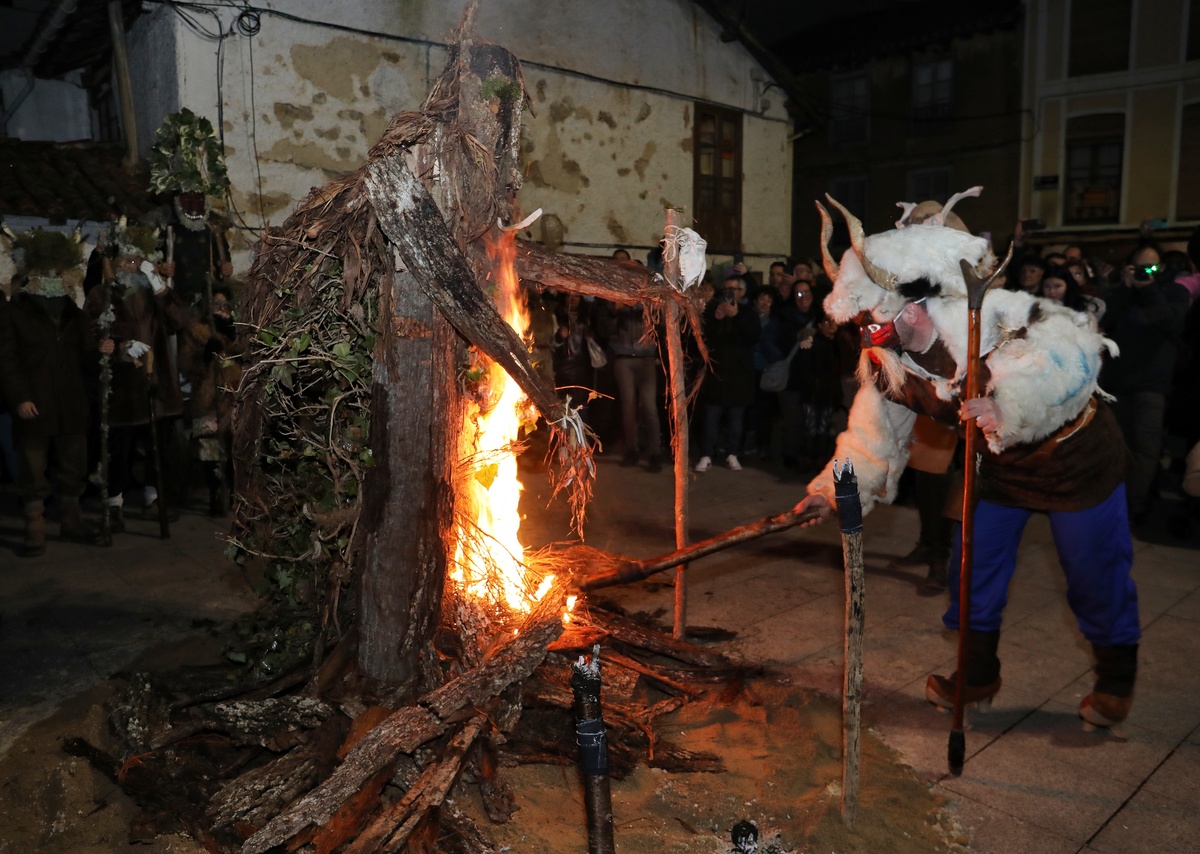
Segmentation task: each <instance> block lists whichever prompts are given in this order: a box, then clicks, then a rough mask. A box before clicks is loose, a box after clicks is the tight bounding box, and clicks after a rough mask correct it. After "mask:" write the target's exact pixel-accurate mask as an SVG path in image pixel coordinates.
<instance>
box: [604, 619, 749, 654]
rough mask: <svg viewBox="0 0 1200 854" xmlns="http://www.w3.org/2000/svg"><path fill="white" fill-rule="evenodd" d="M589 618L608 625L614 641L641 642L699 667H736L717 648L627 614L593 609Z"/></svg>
mask: <svg viewBox="0 0 1200 854" xmlns="http://www.w3.org/2000/svg"><path fill="white" fill-rule="evenodd" d="M589 619H590V620H591V621H592V622H594V623H596V624H597V625H599V626H600V627H601V628H604V629H607V630H608V632H609V634H610V635H612V637H613V641H614V642H618V641H619V642H620V643H621V644H624V645H634V646H640V647H642V648H643V649H648V650H650V651H651V652H657V653H659V654H660V655H665V656H668V657H670V658H674V659H676V660H677V661H682V662H684V663H686V664H694V665H697V666H699V667H729V668H732V667H735V666H736V665H735V664H734V662H733V661H731V660H730V659H728V658H726V657H725V656H723V655H721V654H720V653H718V652H713V651H711V650H707V649H702V648H700V647H698V646H695V645H693V644H690V643H687V642H686V641H678V640H675V639H674V638H673V637H671V636H670V635H669V634H667V633H666V632H660V631H655V630H654V629H649V628H646V627H645V626H643V625H641V624H640V623H637V622H634V621H633V620H631V619H629V618H628V617H622V616H619V615H617V614H613V613H611V612H607V611H593V612H592V613H591V614H590V615H589Z"/></svg>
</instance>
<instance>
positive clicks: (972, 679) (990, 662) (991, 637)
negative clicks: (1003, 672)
mask: <svg viewBox="0 0 1200 854" xmlns="http://www.w3.org/2000/svg"><path fill="white" fill-rule="evenodd" d="M967 634H968V637H967V661H966V672H967V679H966V685H964V686H963V704H964V705H967V706H971V705H975V706H978V707H979V708H980V710H982V711H986V710H987V709H988V708H989V707H990V706H991V704H992V698H993V697H995V696H996V694H997V693H998V692H999V691H1000V659H999V657H998V656H997V655H996V650H997V649H998V648H999V646H1000V633H999V632H979V631H970V632H968V633H967ZM957 679H958V673H957V671H955V672H954V673H951V674H950V675H949V676H938V675H937V674H936V673H935V674H932V675H931V676H930V677H929V678H928V679H927V680H925V699H926V700H928V701H929V702H931V703H933V704H934V705H936V706H941V707H942V708H943V709H953V708H954V688H955V685H956V683H957Z"/></svg>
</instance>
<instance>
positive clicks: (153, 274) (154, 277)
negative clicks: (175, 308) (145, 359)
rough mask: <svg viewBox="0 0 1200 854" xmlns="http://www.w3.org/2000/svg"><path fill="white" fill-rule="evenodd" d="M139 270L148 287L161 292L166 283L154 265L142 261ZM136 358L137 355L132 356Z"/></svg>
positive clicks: (164, 288) (158, 292) (157, 292)
mask: <svg viewBox="0 0 1200 854" xmlns="http://www.w3.org/2000/svg"><path fill="white" fill-rule="evenodd" d="M138 269H139V270H141V271H142V273H143V274H144V275H145V276H146V278H147V279H149V280H150V287H151V288H153V289H154V292H155V293H156V294H161V293H162V292H163V291H164V290H166V288H167V283H166V282H164V281H163V279H162V276H160V275H158V271H157V270H156V269H154V265H153V264H151V263H150V262H149V261H143V262H142V265H141V266H140V267H138ZM134 358H135V359H136V358H137V357H136V356H134Z"/></svg>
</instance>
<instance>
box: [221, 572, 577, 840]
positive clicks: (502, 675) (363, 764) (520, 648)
mask: <svg viewBox="0 0 1200 854" xmlns="http://www.w3.org/2000/svg"><path fill="white" fill-rule="evenodd" d="M563 603H564V596H563V593H562V592H561V591H552V592H551V593H549V594H547V595H546V596H545V598H543V599H542V601H541V603H539V605H538V607H537V608H536V609H535V610H534V612H533V613H532V614H531V615H530V617H529V619H528V620H526V622H525V625H524V626H522V628H521V630H520V632H519V633H518V634H517V635H516V636H515V637H512V638H509V639H508V640H507V641H506V642H504V643H503V644H502V645H501V646H499V647H498V648H497V649H496V650H495V651H493V653H492V654H491V655H489V656H488V657H487V658H486V659H485V660H484V663H483V664H482V665H481V666H480V667H477V668H474V669H473V670H470V671H467V672H466V673H464V674H463V675H462V676H460V677H458V678H457V679H454V680H452V681H451V682H448V683H446V684H445V685H443V686H442V687H441V688H439V689H437V690H436V691H433V692H431V693H430V694H427V695H426V696H425V697H424V698H423V699H422V701H421V703H420V704H419V705H417V706H409V707H406V708H403V709H400V710H399V711H397V712H396V713H395V714H393V715H391V716H390V717H388V718H387V719H386V720H385V721H384V722H383V723H381V724H380V725H379V726H377V727H376V728H375V729H373V730H371V731H370V732H369V733H368V734H367V735H366V736H365V737H364V738H363V739H362V740H361V741H359V742H358V744H356V745H355V747H354V749H353V750H351V751H350V753H349V754H348V755H347V756H346V760H345V762H343V763H342V765H341V766H340V767H338V769H337V770H336V771H334V773H333V774H332V775H330V776H329V777H328V779H326V780H325V781H324V782H323V783H322V784H321V785H320V786H319V787H317V788H316V789H313V790H312V791H310V792H309V793H308V794H306V795H304V797H302V798H300V799H299V800H297V801H296V802H295V803H293V804H292V805H291V806H290V807H288V809H287V810H285V811H284V812H282V813H281V814H279V815H278V816H276V817H275V819H274V820H272V821H271V822H270V824H268V825H267V826H266V827H264V828H263V829H262V830H261V831H259V832H258V833H256V834H255V835H254V836H252V837H250V839H248V840H246V843H245V845H244V846H243V848H242V850H243V852H244V854H256V852H257V854H262V852H265V851H267V850H268V849H269V848H271V847H273V846H275V845H278V844H280V843H282V842H285V841H287V840H288V839H290V838H291V837H293V836H294V835H296V834H297V833H299V832H300V831H301V830H303V829H304V828H305V827H306V826H308V825H310V824H311V825H321V824H324V823H325V822H326V821H328V820H329V819H330V817H331V816H332V815H333V813H334V812H336V811H337V809H338V808H339V807H340V806H341V804H342V803H344V802H345V801H346V799H347V798H350V797H352V796H353V794H354V793H355V792H356V791H358V789H359V788H360V787H361V786H362V784H363V782H364V781H366V780H367V779H368V778H369V777H371V776H373V775H374V774H375V773H376V772H378V771H379V770H380V769H381V768H383V767H384V766H385V765H387V764H389V763H390V762H392V761H393V760H394V758H395V757H396V756H397V755H398V754H400V753H410V752H412V751H413V750H414V749H416V748H417V747H418V746H419V745H421V744H423V743H424V742H426V741H428V740H430V739H431V738H433V737H435V736H437V735H438V734H439V733H441V732H442V731H443V730H444V729H445V728H446V727H448V726H449V725H450V723H451V722H450V721H448V720H447V719H446V717H447V716H448V715H450V714H452V713H454V712H457V711H459V710H460V709H463V708H468V707H472V706H477V705H479V704H481V703H483V702H484V701H485V700H487V699H489V698H490V697H494V696H495V695H497V694H498V693H499V692H500V691H501V690H502V689H504V688H506V687H507V686H508V685H510V684H512V683H513V682H518V681H520V680H522V679H525V678H526V677H528V676H529V674H530V673H532V672H533V670H534V668H535V667H537V665H538V664H539V663H540V662H541V660H542V659H543V658H544V657H545V650H546V646H547V645H548V644H549V643H550V641H551V640H552V639H553V638H555V637H557V636H558V634H559V633H560V632H561V631H562V622H561V617H560V615H561V613H562V608H563Z"/></svg>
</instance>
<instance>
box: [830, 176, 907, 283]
mask: <svg viewBox="0 0 1200 854" xmlns="http://www.w3.org/2000/svg"><path fill="white" fill-rule="evenodd" d="M825 198H827V199H829V203H830V204H831V205H833V206H834V207H835V208H837V209H838V210H839V211H841V212H842V216H843V217H845V219H846V225H847V226H848V227H849V229H850V245H851V246H853V247H854V254H855V255H857V256H858V260H859V261H860V262H861V263H862V265H863V269H864V270H866V271H867V275H868V276H870V277H871V281H873V282H874V283H875V284H877V285H879V287H881V288H884V289H886V290H889V291H894V290H896V274H895V273H889V272H888V271H887V270H884V269H883V268H882V267H876V266H875V265H874V264H872V263H871V259H870V258H868V257H867V252H866V249H865V248H864V246H863V243H864V241H865V240H866V237H865V236H864V235H863V226H862V221H861V220H859V218H858V217H856V216H855V215H854V214H852V213H850V211H848V210H846V208H845V206H843V205H842V203H841V202H839V201H838V200H837V199H835V198H834V197H833V196H831V195H829V194H828V193H826V194H825Z"/></svg>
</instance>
